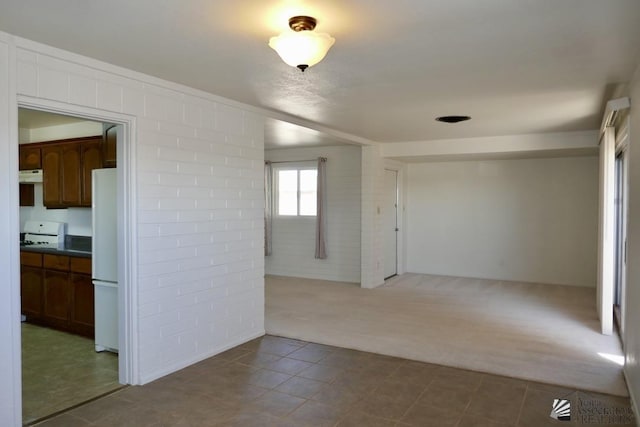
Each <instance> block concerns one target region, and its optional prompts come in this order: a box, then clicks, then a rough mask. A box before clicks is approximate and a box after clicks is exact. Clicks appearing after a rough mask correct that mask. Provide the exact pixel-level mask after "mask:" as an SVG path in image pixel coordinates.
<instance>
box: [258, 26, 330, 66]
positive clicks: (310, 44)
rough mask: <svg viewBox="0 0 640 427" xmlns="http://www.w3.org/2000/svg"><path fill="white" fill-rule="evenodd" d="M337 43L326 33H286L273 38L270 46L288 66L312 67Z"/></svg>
mask: <svg viewBox="0 0 640 427" xmlns="http://www.w3.org/2000/svg"><path fill="white" fill-rule="evenodd" d="M335 41H336V39H334V38H333V37H331V36H330V35H329V34H326V33H316V32H314V31H298V32H296V31H285V32H284V33H282V34H280V35H279V36H277V37H271V39H270V40H269V46H270V47H271V48H272V49H273V50H275V51H276V52H278V55H280V58H282V60H283V61H284V62H285V63H286V64H288V65H291V66H292V67H298V66H300V65H307V66H309V67H311V66H313V65H315V64H317V63H318V62H320V61H322V58H324V57H325V55H326V54H327V52H328V51H329V48H331V46H333V43H335Z"/></svg>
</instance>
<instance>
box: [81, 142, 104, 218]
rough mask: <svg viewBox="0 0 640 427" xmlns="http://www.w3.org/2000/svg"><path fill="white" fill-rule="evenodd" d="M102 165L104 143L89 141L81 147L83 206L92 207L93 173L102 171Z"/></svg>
mask: <svg viewBox="0 0 640 427" xmlns="http://www.w3.org/2000/svg"><path fill="white" fill-rule="evenodd" d="M102 166H103V163H102V141H100V140H94V141H87V142H85V143H83V144H81V145H80V181H81V184H82V185H81V187H82V193H81V195H80V205H81V206H88V207H90V206H91V171H93V170H94V169H100V168H101V167H102Z"/></svg>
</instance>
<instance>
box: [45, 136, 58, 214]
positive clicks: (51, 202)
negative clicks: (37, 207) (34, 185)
mask: <svg viewBox="0 0 640 427" xmlns="http://www.w3.org/2000/svg"><path fill="white" fill-rule="evenodd" d="M61 159H62V151H61V148H60V147H59V146H53V145H51V146H47V147H43V148H42V193H43V203H44V205H45V206H46V207H61V206H60V205H61V203H62V194H61V193H60V185H61V183H62V167H61Z"/></svg>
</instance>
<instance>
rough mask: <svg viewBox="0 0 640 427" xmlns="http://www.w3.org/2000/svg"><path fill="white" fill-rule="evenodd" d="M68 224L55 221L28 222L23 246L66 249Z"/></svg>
mask: <svg viewBox="0 0 640 427" xmlns="http://www.w3.org/2000/svg"><path fill="white" fill-rule="evenodd" d="M66 228H67V224H66V223H64V222H54V221H27V222H26V223H25V225H24V233H25V235H24V240H23V241H22V242H21V243H20V244H21V245H22V246H34V247H40V248H55V249H59V248H62V247H64V236H65V234H66Z"/></svg>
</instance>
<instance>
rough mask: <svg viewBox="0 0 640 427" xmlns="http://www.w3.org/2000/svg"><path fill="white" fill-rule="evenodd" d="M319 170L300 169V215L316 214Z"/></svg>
mask: <svg viewBox="0 0 640 427" xmlns="http://www.w3.org/2000/svg"><path fill="white" fill-rule="evenodd" d="M317 177H318V171H317V170H315V169H314V170H301V171H300V215H316V214H317V209H316V203H317V200H316V185H317V183H316V181H317Z"/></svg>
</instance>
